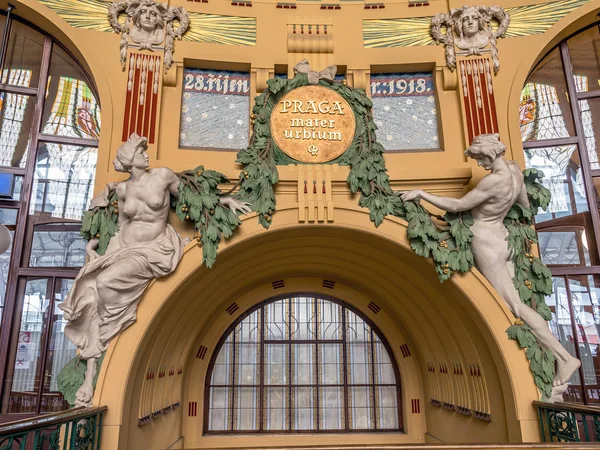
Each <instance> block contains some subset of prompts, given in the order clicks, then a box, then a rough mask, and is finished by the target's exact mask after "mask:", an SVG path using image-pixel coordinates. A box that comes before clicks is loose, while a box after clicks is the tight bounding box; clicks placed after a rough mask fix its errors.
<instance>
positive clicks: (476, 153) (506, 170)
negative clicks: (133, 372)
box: [402, 134, 581, 400]
mask: <svg viewBox="0 0 600 450" xmlns="http://www.w3.org/2000/svg"><path fill="white" fill-rule="evenodd" d="M505 151H506V146H505V145H504V144H503V143H502V142H500V140H499V135H498V134H482V135H480V136H477V137H476V138H475V139H473V143H472V144H471V146H470V147H469V148H468V149H467V150H465V155H467V156H469V157H471V158H473V159H474V160H475V161H477V164H478V165H479V166H481V167H483V168H484V169H486V170H489V171H490V172H491V173H489V174H488V175H487V176H485V177H484V178H483V179H482V180H481V181H480V182H479V184H478V185H477V186H476V187H475V188H474V189H473V190H471V191H470V192H469V193H467V194H466V195H465V196H464V197H462V198H448V197H438V196H436V195H432V194H428V193H427V192H424V191H421V190H414V191H409V192H405V193H404V194H403V195H402V199H403V200H405V201H408V200H415V199H418V198H422V199H424V200H426V201H427V202H429V203H431V204H432V205H434V206H436V207H438V208H440V209H443V210H445V211H448V212H460V211H468V210H471V214H472V215H473V219H474V221H475V223H474V224H473V226H472V227H471V231H472V232H473V241H472V242H471V247H472V251H473V256H474V258H475V265H476V266H477V268H478V269H479V270H480V271H481V273H482V274H483V275H484V276H485V277H486V278H487V279H488V281H489V282H490V283H491V284H492V286H494V288H495V289H496V291H498V293H499V294H500V295H501V296H502V298H503V299H504V301H505V302H506V304H507V305H508V308H509V309H510V310H511V312H512V313H513V314H514V315H515V317H517V318H520V319H522V320H523V321H524V322H525V323H526V324H527V325H529V327H531V331H532V333H533V334H534V335H535V337H536V338H537V340H538V341H539V342H540V344H542V345H544V346H545V347H547V348H549V349H550V350H552V352H553V353H554V356H555V357H556V362H557V370H556V375H555V377H554V382H553V383H552V385H553V389H552V394H553V395H552V399H554V400H556V399H557V398H560V397H561V396H562V393H563V392H564V391H565V389H566V388H567V386H568V382H569V379H570V378H571V375H572V374H573V372H575V371H576V370H577V369H578V368H579V366H580V364H581V363H580V362H579V360H578V359H576V358H574V357H572V356H571V355H570V354H569V353H568V352H567V350H565V348H564V347H563V346H562V345H561V343H560V342H559V341H558V339H556V338H555V337H554V335H553V334H552V332H551V331H550V329H549V327H548V324H547V323H546V321H545V320H544V319H543V318H542V317H541V316H540V315H539V314H538V313H537V312H535V311H534V310H533V309H531V308H530V307H529V306H527V305H526V304H524V303H523V302H522V301H521V298H520V297H519V293H518V291H517V290H516V288H515V286H514V284H513V276H514V273H515V269H514V265H513V263H512V260H511V254H510V250H509V248H508V242H507V236H508V230H507V229H506V227H505V226H504V224H503V221H504V218H505V217H506V214H507V213H508V211H509V210H510V208H511V207H512V205H513V204H514V203H515V202H518V203H519V204H520V205H521V206H523V207H526V208H529V200H528V199H527V191H526V189H525V183H524V181H523V174H522V173H521V170H520V169H519V166H518V165H517V163H515V162H514V161H506V160H504V158H503V157H502V155H503V154H504V152H505Z"/></svg>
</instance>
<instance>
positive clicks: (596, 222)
mask: <svg viewBox="0 0 600 450" xmlns="http://www.w3.org/2000/svg"><path fill="white" fill-rule="evenodd" d="M560 55H561V59H562V63H563V67H564V71H565V78H566V82H567V90H568V92H569V102H570V104H571V112H572V115H573V122H574V126H575V134H576V135H577V147H578V151H579V158H580V159H581V170H582V173H583V181H584V185H585V193H586V196H587V201H588V206H589V210H590V217H591V219H592V225H593V227H594V235H595V236H600V213H599V211H598V205H597V202H596V199H597V195H596V189H595V187H594V183H593V181H592V175H591V173H590V171H591V164H590V157H589V155H588V149H587V144H586V142H585V132H584V130H583V122H582V120H581V111H580V109H579V101H578V100H577V89H576V87H575V81H574V79H573V77H574V75H573V65H572V64H571V58H570V56H569V47H568V45H567V41H563V42H561V44H560ZM596 254H597V255H600V239H596Z"/></svg>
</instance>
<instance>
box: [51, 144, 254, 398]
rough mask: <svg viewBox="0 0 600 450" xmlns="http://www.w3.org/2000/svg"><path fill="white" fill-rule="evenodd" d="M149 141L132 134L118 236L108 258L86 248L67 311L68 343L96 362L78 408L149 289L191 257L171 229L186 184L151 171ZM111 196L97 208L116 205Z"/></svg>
mask: <svg viewBox="0 0 600 450" xmlns="http://www.w3.org/2000/svg"><path fill="white" fill-rule="evenodd" d="M146 149H147V139H146V138H145V137H140V136H138V135H137V134H132V135H131V136H130V138H129V140H128V141H127V142H126V143H124V144H123V145H121V147H120V148H119V150H118V152H117V157H116V159H115V161H114V167H115V170H116V171H118V172H129V173H130V174H131V176H130V178H129V179H128V180H127V181H123V182H121V183H116V184H113V185H110V186H109V188H114V189H115V190H116V193H117V198H118V211H119V212H118V214H119V215H118V225H119V231H118V233H117V234H116V235H115V236H114V237H113V238H112V239H111V240H110V243H109V245H108V248H107V250H106V253H105V254H104V255H103V256H100V255H98V253H96V251H95V249H96V247H97V246H98V242H99V241H98V240H97V239H92V240H90V242H89V243H88V245H87V246H86V251H87V254H88V256H89V258H90V261H89V262H88V263H87V264H86V265H85V266H84V267H83V268H82V269H81V271H80V272H79V274H78V276H77V278H76V279H75V283H74V284H73V287H72V289H71V291H70V292H69V295H68V297H67V299H66V301H65V302H63V303H62V304H60V305H59V307H60V308H61V309H62V310H63V311H64V317H65V319H67V320H68V321H69V322H68V324H67V325H66V327H65V335H66V336H67V337H68V338H69V339H70V340H71V341H72V342H73V343H74V344H75V345H77V347H78V349H79V357H80V358H81V359H85V360H87V361H88V363H87V371H86V374H85V380H84V383H83V385H82V386H81V387H80V388H79V390H78V391H77V404H78V405H83V406H89V405H90V404H91V401H92V397H93V394H94V388H93V379H94V376H95V371H96V359H97V358H98V357H100V355H102V353H103V352H104V351H105V350H106V348H107V347H108V344H109V342H110V340H111V339H112V338H113V337H114V336H115V335H117V334H118V333H120V332H121V331H123V330H124V329H126V328H127V327H129V326H130V325H131V324H133V323H134V322H135V319H136V310H137V305H138V302H139V301H140V298H141V296H142V294H143V293H144V290H145V289H146V287H147V286H148V284H149V283H150V282H151V281H152V280H153V279H155V278H161V277H164V276H167V275H169V274H170V273H171V272H173V271H174V270H175V268H176V267H177V264H178V263H179V261H180V260H181V256H182V254H183V246H184V243H183V242H182V240H181V237H180V236H179V234H177V232H176V231H175V230H174V229H173V227H172V226H171V225H169V224H168V223H167V218H168V214H169V207H170V196H171V195H172V196H174V197H176V198H177V197H178V196H179V193H178V189H177V188H178V186H179V182H180V180H179V177H178V176H177V175H176V174H175V173H174V172H173V171H172V170H171V169H168V168H164V167H163V168H159V169H148V155H147V154H146ZM108 191H109V189H105V191H104V192H103V193H102V194H101V195H100V196H99V197H96V198H95V199H94V200H92V204H91V207H92V208H93V207H95V206H105V205H107V204H108ZM220 202H221V204H223V205H224V206H226V207H229V208H230V209H231V210H232V211H233V212H234V213H235V212H236V211H238V210H239V211H241V212H243V213H246V212H249V211H250V208H249V207H248V206H247V204H245V203H242V202H239V201H237V200H235V199H233V198H231V197H221V198H220Z"/></svg>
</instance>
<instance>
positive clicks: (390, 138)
mask: <svg viewBox="0 0 600 450" xmlns="http://www.w3.org/2000/svg"><path fill="white" fill-rule="evenodd" d="M371 97H372V99H373V120H374V121H375V125H377V131H376V134H377V141H378V142H380V143H381V144H382V145H383V147H384V148H385V149H386V150H417V149H437V148H440V142H439V138H438V122H437V116H438V113H437V106H436V102H435V89H434V85H433V75H432V73H431V72H417V73H389V74H380V75H371Z"/></svg>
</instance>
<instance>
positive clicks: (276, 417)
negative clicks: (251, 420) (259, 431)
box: [264, 387, 289, 430]
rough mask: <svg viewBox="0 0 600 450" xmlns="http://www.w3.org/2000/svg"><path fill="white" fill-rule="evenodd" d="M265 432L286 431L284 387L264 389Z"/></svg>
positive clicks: (286, 400) (286, 418) (287, 390)
mask: <svg viewBox="0 0 600 450" xmlns="http://www.w3.org/2000/svg"><path fill="white" fill-rule="evenodd" d="M265 392H266V397H265V419H264V420H265V423H264V428H265V430H287V429H288V410H289V409H288V393H289V389H288V388H284V387H271V388H265Z"/></svg>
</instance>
